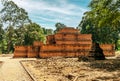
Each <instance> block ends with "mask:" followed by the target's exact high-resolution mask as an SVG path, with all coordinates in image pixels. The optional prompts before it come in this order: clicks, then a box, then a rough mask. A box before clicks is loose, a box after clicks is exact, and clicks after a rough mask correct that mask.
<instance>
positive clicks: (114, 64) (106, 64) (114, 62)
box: [87, 59, 120, 72]
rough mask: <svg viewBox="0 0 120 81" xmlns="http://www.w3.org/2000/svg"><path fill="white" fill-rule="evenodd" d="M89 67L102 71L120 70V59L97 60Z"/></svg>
mask: <svg viewBox="0 0 120 81" xmlns="http://www.w3.org/2000/svg"><path fill="white" fill-rule="evenodd" d="M87 66H88V67H90V68H92V69H100V70H106V71H110V72H111V71H117V70H120V59H108V60H97V61H92V62H89V65H87Z"/></svg>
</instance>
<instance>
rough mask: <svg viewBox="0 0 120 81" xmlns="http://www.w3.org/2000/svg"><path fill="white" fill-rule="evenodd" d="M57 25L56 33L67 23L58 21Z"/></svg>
mask: <svg viewBox="0 0 120 81" xmlns="http://www.w3.org/2000/svg"><path fill="white" fill-rule="evenodd" d="M55 27H56V30H55V31H54V33H57V32H58V31H59V30H60V29H62V28H64V27H66V25H64V24H62V23H60V22H58V23H56V24H55Z"/></svg>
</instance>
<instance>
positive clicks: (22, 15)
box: [0, 0, 30, 53]
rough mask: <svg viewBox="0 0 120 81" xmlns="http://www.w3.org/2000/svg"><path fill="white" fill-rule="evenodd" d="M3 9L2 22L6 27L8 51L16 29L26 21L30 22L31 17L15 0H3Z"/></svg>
mask: <svg viewBox="0 0 120 81" xmlns="http://www.w3.org/2000/svg"><path fill="white" fill-rule="evenodd" d="M2 5H3V9H2V10H1V11H0V17H1V20H2V23H3V25H4V24H5V25H4V26H7V27H6V32H7V34H6V35H7V36H6V37H7V47H8V49H7V50H8V53H9V51H10V46H11V45H13V41H12V37H14V29H15V28H17V27H23V26H24V24H25V23H29V22H30V19H29V17H28V14H27V12H26V11H25V10H24V9H22V8H19V7H18V6H17V5H16V4H15V3H14V2H13V1H9V0H2ZM21 33H22V32H21Z"/></svg>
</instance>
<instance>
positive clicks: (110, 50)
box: [100, 44, 115, 57]
mask: <svg viewBox="0 0 120 81" xmlns="http://www.w3.org/2000/svg"><path fill="white" fill-rule="evenodd" d="M100 47H101V49H102V50H103V53H104V55H105V56H106V57H108V56H115V45H114V44H101V45H100Z"/></svg>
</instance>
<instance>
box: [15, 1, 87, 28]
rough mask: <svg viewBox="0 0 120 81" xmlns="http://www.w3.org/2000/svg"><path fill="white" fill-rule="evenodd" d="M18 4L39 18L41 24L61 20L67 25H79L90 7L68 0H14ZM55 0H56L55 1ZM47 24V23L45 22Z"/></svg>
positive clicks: (32, 15)
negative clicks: (86, 7) (83, 6)
mask: <svg viewBox="0 0 120 81" xmlns="http://www.w3.org/2000/svg"><path fill="white" fill-rule="evenodd" d="M13 1H14V2H15V3H16V4H17V5H18V6H20V7H22V8H24V9H25V10H26V11H27V12H28V14H29V16H30V18H33V17H34V19H33V20H35V19H36V20H37V19H38V20H39V23H40V25H42V24H43V23H42V22H40V21H45V22H46V26H48V25H49V23H47V22H52V23H54V24H55V23H56V22H61V23H64V24H66V25H67V26H77V25H78V24H79V22H80V20H81V17H82V15H83V13H84V12H85V11H87V10H88V9H85V8H82V7H80V6H77V5H75V4H72V3H69V2H68V0H52V1H53V2H52V1H50V0H13ZM54 1H55V2H54ZM37 23H38V22H37ZM44 26H45V24H44Z"/></svg>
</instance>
